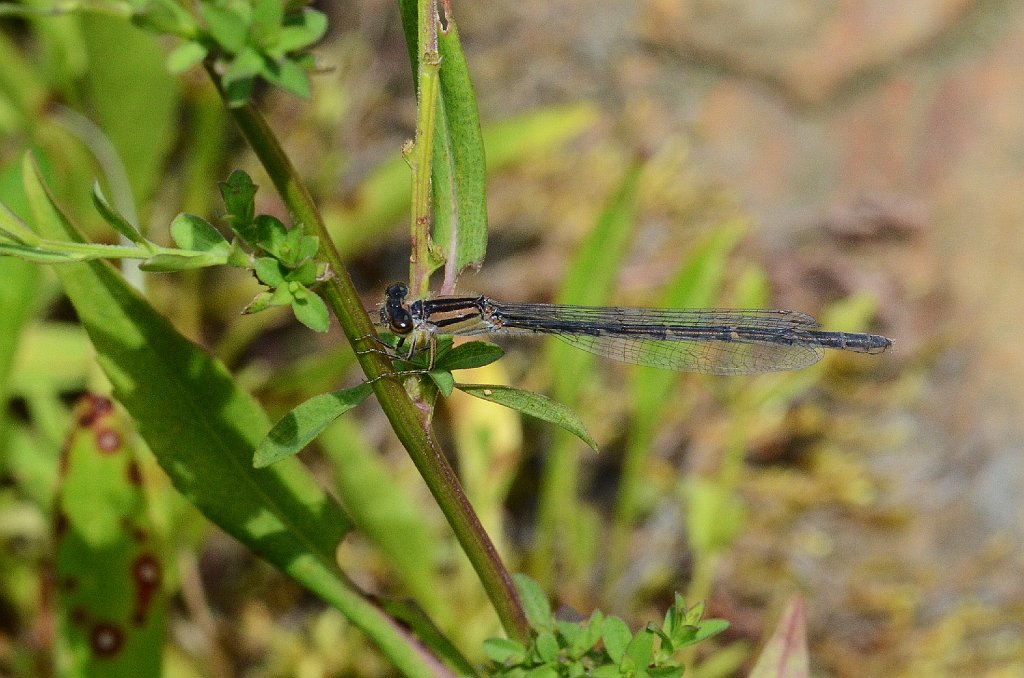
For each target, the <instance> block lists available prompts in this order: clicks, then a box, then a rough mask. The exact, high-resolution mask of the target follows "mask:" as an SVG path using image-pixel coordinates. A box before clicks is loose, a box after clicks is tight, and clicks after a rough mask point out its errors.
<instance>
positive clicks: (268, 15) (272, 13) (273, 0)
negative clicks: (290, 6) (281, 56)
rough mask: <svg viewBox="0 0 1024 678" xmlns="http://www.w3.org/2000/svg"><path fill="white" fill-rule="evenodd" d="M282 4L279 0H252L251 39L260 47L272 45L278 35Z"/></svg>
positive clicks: (282, 11) (282, 12)
mask: <svg viewBox="0 0 1024 678" xmlns="http://www.w3.org/2000/svg"><path fill="white" fill-rule="evenodd" d="M283 19H284V6H283V3H281V2H280V0H253V2H252V31H251V36H252V41H253V43H254V44H256V45H258V46H259V47H260V48H267V47H270V46H272V45H274V44H275V43H276V42H277V41H278V39H279V36H280V32H281V22H282V20H283Z"/></svg>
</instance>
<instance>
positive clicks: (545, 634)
mask: <svg viewBox="0 0 1024 678" xmlns="http://www.w3.org/2000/svg"><path fill="white" fill-rule="evenodd" d="M536 643H537V654H538V656H540V658H541V659H542V660H544V661H545V662H547V663H549V664H553V663H555V662H556V661H557V660H558V639H556V638H555V634H553V633H552V632H551V631H541V632H540V633H538V634H537V640H536Z"/></svg>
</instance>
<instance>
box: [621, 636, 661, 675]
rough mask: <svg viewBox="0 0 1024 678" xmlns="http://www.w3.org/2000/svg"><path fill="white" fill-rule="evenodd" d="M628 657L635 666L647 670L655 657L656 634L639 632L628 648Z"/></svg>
mask: <svg viewBox="0 0 1024 678" xmlns="http://www.w3.org/2000/svg"><path fill="white" fill-rule="evenodd" d="M626 656H627V657H629V658H630V659H631V660H632V661H633V666H635V667H637V668H640V669H646V668H647V667H648V666H649V665H650V663H651V659H652V658H653V656H654V634H652V633H651V632H649V631H647V630H646V629H642V630H640V631H638V632H637V634H636V635H635V636H633V640H631V641H629V645H627V646H626Z"/></svg>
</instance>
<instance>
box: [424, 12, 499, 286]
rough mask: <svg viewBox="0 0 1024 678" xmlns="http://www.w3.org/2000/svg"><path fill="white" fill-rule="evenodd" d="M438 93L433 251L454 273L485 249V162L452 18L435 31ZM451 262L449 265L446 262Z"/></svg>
mask: <svg viewBox="0 0 1024 678" xmlns="http://www.w3.org/2000/svg"><path fill="white" fill-rule="evenodd" d="M438 51H439V52H440V54H441V72H440V78H441V91H440V96H439V97H438V116H437V132H436V134H435V143H434V160H433V177H432V185H433V189H434V230H433V232H432V234H431V239H432V244H433V249H434V251H435V252H437V253H439V254H440V255H441V256H442V257H443V258H445V259H454V270H455V272H456V274H458V273H461V272H462V271H463V270H464V269H466V268H467V267H470V266H473V267H479V266H480V264H482V263H483V260H484V255H485V254H486V252H487V198H486V184H487V163H486V161H485V159H484V141H483V136H482V134H481V132H480V114H479V111H478V110H477V104H476V95H475V94H474V92H473V83H472V81H471V80H470V77H469V68H468V66H467V64H466V57H465V55H464V54H463V53H462V46H461V44H460V43H459V32H458V28H457V27H456V25H455V21H454V19H453V18H452V17H448V31H447V32H445V31H441V32H439V34H438ZM449 265H451V264H449Z"/></svg>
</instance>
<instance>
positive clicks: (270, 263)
mask: <svg viewBox="0 0 1024 678" xmlns="http://www.w3.org/2000/svg"><path fill="white" fill-rule="evenodd" d="M253 270H254V271H255V272H256V277H257V278H259V280H260V282H261V283H263V284H264V285H266V286H267V287H274V288H277V287H280V286H281V285H283V284H284V283H285V279H284V271H282V270H281V262H279V261H278V260H277V259H274V258H273V257H260V258H259V259H257V260H256V262H255V264H253Z"/></svg>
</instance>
